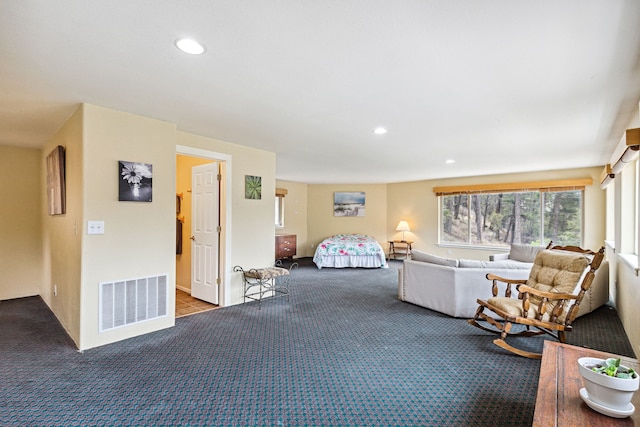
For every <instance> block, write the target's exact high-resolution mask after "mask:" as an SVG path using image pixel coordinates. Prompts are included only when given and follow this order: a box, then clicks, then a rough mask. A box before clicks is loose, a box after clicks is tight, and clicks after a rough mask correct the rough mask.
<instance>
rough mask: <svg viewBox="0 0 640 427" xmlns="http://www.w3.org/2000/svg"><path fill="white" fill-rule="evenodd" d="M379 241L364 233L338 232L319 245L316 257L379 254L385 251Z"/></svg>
mask: <svg viewBox="0 0 640 427" xmlns="http://www.w3.org/2000/svg"><path fill="white" fill-rule="evenodd" d="M383 252H384V251H383V249H382V247H381V246H380V245H379V244H378V242H377V241H376V240H375V239H374V238H372V237H370V236H365V235H364V234H336V235H335V236H331V237H328V238H326V239H324V240H323V241H322V243H320V244H319V245H318V248H317V250H316V254H315V256H314V261H315V259H316V257H319V256H323V255H378V254H380V253H383Z"/></svg>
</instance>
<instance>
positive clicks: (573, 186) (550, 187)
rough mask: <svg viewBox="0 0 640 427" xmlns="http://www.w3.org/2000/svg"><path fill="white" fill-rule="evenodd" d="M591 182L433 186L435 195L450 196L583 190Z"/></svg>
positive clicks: (572, 180) (563, 180) (566, 180)
mask: <svg viewBox="0 0 640 427" xmlns="http://www.w3.org/2000/svg"><path fill="white" fill-rule="evenodd" d="M591 184H593V180H592V179H591V178H575V179H557V180H546V181H530V182H507V183H500V184H476V185H452V186H444V187H433V192H434V193H436V196H450V195H456V194H481V193H509V192H525V191H540V192H547V191H572V190H584V189H585V187H586V186H587V185H591Z"/></svg>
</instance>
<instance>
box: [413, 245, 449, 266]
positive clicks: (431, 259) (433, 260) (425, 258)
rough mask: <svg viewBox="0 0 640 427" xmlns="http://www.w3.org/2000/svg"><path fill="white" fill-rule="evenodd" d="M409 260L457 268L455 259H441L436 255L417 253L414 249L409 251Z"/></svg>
mask: <svg viewBox="0 0 640 427" xmlns="http://www.w3.org/2000/svg"><path fill="white" fill-rule="evenodd" d="M411 259H412V260H414V261H422V262H428V263H430V264H437V265H444V266H447V267H457V266H458V260H457V259H451V258H442V257H439V256H437V255H431V254H428V253H426V252H422V251H417V250H415V249H413V250H412V251H411Z"/></svg>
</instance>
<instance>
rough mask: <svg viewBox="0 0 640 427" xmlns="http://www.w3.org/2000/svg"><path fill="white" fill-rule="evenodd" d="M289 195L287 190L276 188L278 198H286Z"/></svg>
mask: <svg viewBox="0 0 640 427" xmlns="http://www.w3.org/2000/svg"><path fill="white" fill-rule="evenodd" d="M288 193H289V191H287V189H286V188H276V197H284V196H286V195H287V194H288Z"/></svg>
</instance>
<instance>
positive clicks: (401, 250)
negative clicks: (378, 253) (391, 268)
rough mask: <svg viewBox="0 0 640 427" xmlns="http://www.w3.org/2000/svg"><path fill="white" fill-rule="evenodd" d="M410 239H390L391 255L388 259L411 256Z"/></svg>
mask: <svg viewBox="0 0 640 427" xmlns="http://www.w3.org/2000/svg"><path fill="white" fill-rule="evenodd" d="M412 244H413V242H412V241H409V240H389V257H388V259H398V258H405V259H409V258H411V245H412Z"/></svg>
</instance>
